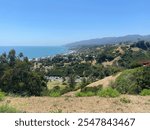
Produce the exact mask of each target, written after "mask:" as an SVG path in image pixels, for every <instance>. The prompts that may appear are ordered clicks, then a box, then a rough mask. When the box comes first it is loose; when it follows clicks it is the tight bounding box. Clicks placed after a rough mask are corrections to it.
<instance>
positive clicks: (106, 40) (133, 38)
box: [66, 34, 150, 47]
mask: <svg viewBox="0 0 150 130" xmlns="http://www.w3.org/2000/svg"><path fill="white" fill-rule="evenodd" d="M139 40H145V41H150V35H138V34H135V35H125V36H119V37H103V38H95V39H89V40H82V41H77V42H73V43H68V44H66V46H68V47H76V46H86V45H105V44H115V43H120V42H137V41H139Z"/></svg>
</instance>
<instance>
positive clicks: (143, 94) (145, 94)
mask: <svg viewBox="0 0 150 130" xmlns="http://www.w3.org/2000/svg"><path fill="white" fill-rule="evenodd" d="M140 95H141V96H148V95H150V89H143V90H142V91H141V93H140Z"/></svg>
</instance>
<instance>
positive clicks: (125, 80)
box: [115, 67, 150, 94]
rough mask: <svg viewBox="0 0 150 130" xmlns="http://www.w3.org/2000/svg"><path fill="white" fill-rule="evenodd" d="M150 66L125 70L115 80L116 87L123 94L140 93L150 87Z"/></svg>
mask: <svg viewBox="0 0 150 130" xmlns="http://www.w3.org/2000/svg"><path fill="white" fill-rule="evenodd" d="M149 75H150V67H139V68H136V69H130V70H125V71H123V72H122V74H121V75H120V76H119V77H118V78H117V79H116V81H115V88H116V89H117V90H118V91H119V92H120V93H122V94H139V93H140V92H141V91H142V90H143V89H149V88H150V76H149Z"/></svg>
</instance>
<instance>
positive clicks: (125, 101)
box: [120, 97, 131, 103]
mask: <svg viewBox="0 0 150 130" xmlns="http://www.w3.org/2000/svg"><path fill="white" fill-rule="evenodd" d="M120 102H122V103H131V100H130V99H127V98H125V97H123V98H120Z"/></svg>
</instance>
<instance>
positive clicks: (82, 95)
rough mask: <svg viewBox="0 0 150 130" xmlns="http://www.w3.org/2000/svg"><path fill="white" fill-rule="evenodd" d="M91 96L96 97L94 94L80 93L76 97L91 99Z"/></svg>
mask: <svg viewBox="0 0 150 130" xmlns="http://www.w3.org/2000/svg"><path fill="white" fill-rule="evenodd" d="M91 96H95V93H94V92H90V91H89V92H78V93H76V97H91Z"/></svg>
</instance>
